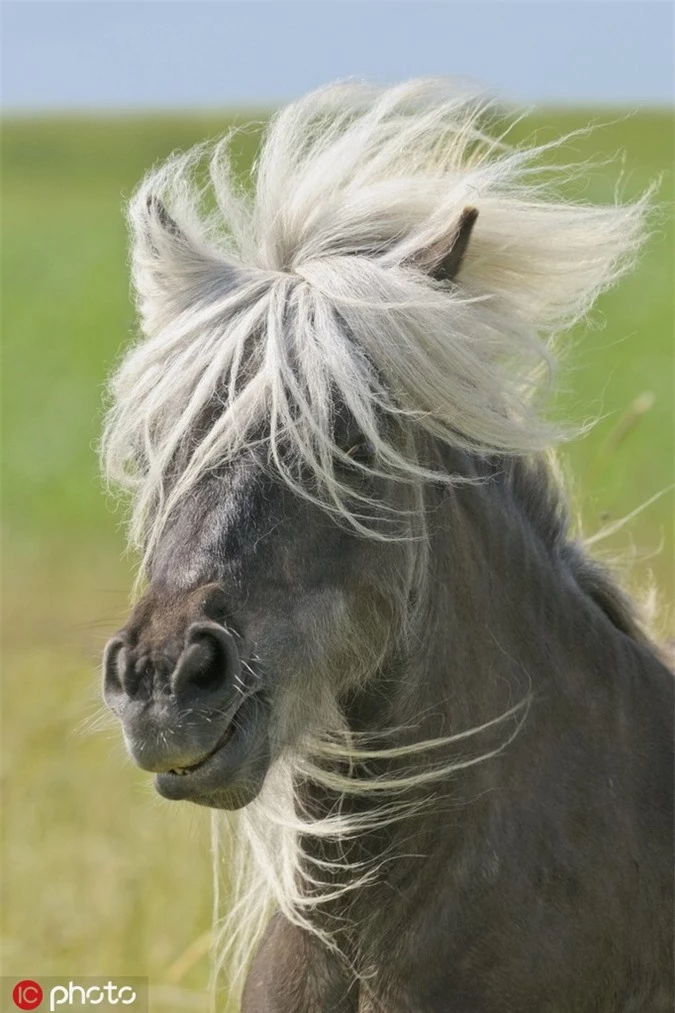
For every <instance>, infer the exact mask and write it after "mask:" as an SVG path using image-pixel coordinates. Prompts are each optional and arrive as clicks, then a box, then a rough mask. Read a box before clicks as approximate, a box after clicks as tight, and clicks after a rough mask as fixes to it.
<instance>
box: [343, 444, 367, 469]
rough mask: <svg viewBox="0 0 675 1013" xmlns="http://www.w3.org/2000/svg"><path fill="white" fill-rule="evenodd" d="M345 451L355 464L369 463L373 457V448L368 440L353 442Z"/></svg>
mask: <svg viewBox="0 0 675 1013" xmlns="http://www.w3.org/2000/svg"><path fill="white" fill-rule="evenodd" d="M345 453H346V455H347V457H351V459H352V461H356V462H357V464H370V463H371V462H372V459H373V448H372V445H371V444H370V443H369V441H368V440H359V441H358V442H357V443H353V444H352V445H351V447H349V449H348V450H346V451H345Z"/></svg>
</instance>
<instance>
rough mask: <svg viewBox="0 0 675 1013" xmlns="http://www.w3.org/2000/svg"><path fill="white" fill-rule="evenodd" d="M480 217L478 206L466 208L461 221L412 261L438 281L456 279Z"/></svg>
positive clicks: (416, 255) (415, 265) (417, 254)
mask: <svg viewBox="0 0 675 1013" xmlns="http://www.w3.org/2000/svg"><path fill="white" fill-rule="evenodd" d="M477 218H478V209H477V208H464V210H463V211H462V213H461V215H460V216H459V221H458V222H457V223H456V225H455V226H454V228H453V229H452V230H451V231H450V232H449V233H448V234H447V235H446V236H443V238H442V239H439V240H437V241H436V242H435V243H433V244H432V245H431V246H429V247H427V248H426V249H425V250H421V251H420V252H419V253H416V254H415V256H414V257H413V258H412V260H411V263H412V265H413V266H414V267H416V268H417V269H418V270H420V271H424V273H425V274H428V275H430V276H431V277H432V278H435V280H436V281H455V279H456V278H457V275H458V274H459V271H460V268H461V266H462V261H463V260H464V255H465V253H466V251H467V247H468V245H469V240H470V239H471V233H472V232H473V227H474V225H475V224H476V219H477Z"/></svg>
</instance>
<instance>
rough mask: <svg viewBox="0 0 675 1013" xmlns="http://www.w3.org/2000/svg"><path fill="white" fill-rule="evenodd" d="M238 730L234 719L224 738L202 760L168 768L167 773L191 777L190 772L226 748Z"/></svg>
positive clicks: (199, 767) (199, 768)
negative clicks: (185, 765)
mask: <svg viewBox="0 0 675 1013" xmlns="http://www.w3.org/2000/svg"><path fill="white" fill-rule="evenodd" d="M235 720H236V717H235ZM236 730H237V729H236V726H235V721H234V720H233V721H232V723H231V724H230V727H229V728H228V729H227V731H226V732H225V734H224V735H223V737H222V739H220V740H219V741H218V742H217V743H216V745H215V746H214V747H213V749H212V750H211V751H210V752H209V753H207V754H206V756H204V757H202V759H201V760H197V762H196V763H191V764H190V766H189V767H173V768H172V769H171V770H167V771H166V773H167V774H173V775H175V776H176V777H189V776H190V774H194V772H195V771H196V770H201V768H202V767H203V766H204V765H205V764H207V763H208V762H209V760H210V759H211V757H212V756H215V755H216V753H219V752H220V751H221V749H225V747H226V746H227V745H228V743H229V742H231V741H232V739H233V738H234V735H235V733H236Z"/></svg>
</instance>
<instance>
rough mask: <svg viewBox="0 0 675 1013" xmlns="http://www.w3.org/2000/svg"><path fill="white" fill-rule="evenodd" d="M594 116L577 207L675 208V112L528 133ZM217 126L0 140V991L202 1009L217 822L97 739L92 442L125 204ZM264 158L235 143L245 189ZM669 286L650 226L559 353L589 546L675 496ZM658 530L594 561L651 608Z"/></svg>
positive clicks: (111, 524)
mask: <svg viewBox="0 0 675 1013" xmlns="http://www.w3.org/2000/svg"><path fill="white" fill-rule="evenodd" d="M591 119H592V120H594V121H596V122H600V123H604V124H605V125H602V126H598V127H597V128H596V129H595V130H594V132H593V133H592V134H590V135H584V136H581V137H577V138H576V139H575V140H574V141H572V142H570V143H569V144H568V145H567V148H566V150H565V157H566V158H567V159H570V160H585V159H589V158H592V159H594V160H603V159H612V162H611V164H607V165H605V166H601V167H598V168H595V169H593V170H592V171H589V174H588V178H587V185H586V186H585V188H584V196H585V197H586V198H587V199H589V200H598V201H607V200H611V199H612V198H613V194H614V187H615V184H616V182H617V179H618V177H619V174H620V171H622V173H623V176H622V183H621V192H622V194H623V195H624V196H625V197H631V196H634V195H636V194H638V193H639V192H640V191H641V190H642V189H643V188H644V187H645V186H646V185H647V184H648V183H649V182H650V181H651V180H653V179H654V178H655V177H657V176H659V174H662V173H663V174H664V175H663V179H662V184H661V188H660V191H659V200H660V201H661V202H668V201H670V200H671V199H672V177H671V175H669V172H670V167H671V166H672V164H673V133H672V124H671V118H670V115H669V113H667V112H663V113H642V114H639V115H634V116H631V117H629V118H626V117H623V116H620V115H618V114H617V113H616V112H615V111H613V112H612V113H607V114H603V113H602V112H598V113H593V114H591V113H589V112H588V111H584V112H567V113H563V112H559V111H556V112H550V113H541V114H539V115H538V116H536V117H530V118H529V119H528V120H527V121H526V122H524V123H522V124H520V126H519V128H518V134H519V136H521V137H522V136H524V135H526V134H531V133H532V132H534V131H536V133H537V136H538V138H539V139H542V140H543V139H550V138H552V137H553V136H555V135H556V134H558V133H560V132H565V131H567V130H569V129H571V128H573V127H578V126H583V125H585V124H587V123H588V122H589V121H590V120H591ZM225 125H226V123H225V121H224V120H217V119H214V118H205V117H199V116H191V117H189V118H188V117H185V118H169V117H155V118H152V119H140V118H139V119H127V120H116V119H107V120H104V119H98V120H95V121H94V120H92V121H88V120H83V119H69V120H65V119H53V120H48V121H39V120H15V121H11V122H7V123H5V126H4V136H3V215H4V238H3V280H4V301H3V335H4V388H3V413H4V451H5V453H4V463H3V517H4V522H5V531H4V568H3V604H4V608H3V619H4V640H3V643H4V657H3V662H4V664H3V673H4V674H3V704H4V706H3V723H4V736H3V759H4V763H3V793H4V805H5V817H6V818H5V821H4V846H3V858H4V876H3V884H4V897H3V904H2V910H3V917H4V972H3V973H5V974H12V975H14V974H17V975H29V976H33V977H39V976H40V975H49V974H59V975H84V974H91V975H94V974H97V975H99V974H100V975H115V974H139V975H148V976H149V977H150V980H151V983H152V984H153V986H154V988H153V1006H152V1008H153V1010H154V1009H156V1010H180V1009H195V1010H198V1009H203V1008H204V1005H205V1004H204V1001H203V999H202V998H201V993H202V992H203V989H204V987H205V983H206V980H207V975H208V961H207V957H206V942H207V939H208V937H207V935H206V934H207V933H208V930H209V924H210V883H209V877H210V871H209V861H208V814H207V813H205V812H202V811H201V810H198V809H196V808H195V809H191V808H189V807H187V806H185V807H180V806H177V807H173V806H172V805H170V804H169V803H162V802H161V800H159V799H158V798H156V797H154V795H153V792H152V788H151V785H150V783H149V779H148V778H147V776H145V775H143V774H141V773H140V772H138V771H136V770H134V769H133V768H132V766H131V765H130V763H128V762H127V761H126V760H125V759H124V755H123V749H122V746H121V744H120V742H119V736H118V735H117V734H116V733H115V732H110V731H105V732H98V731H96V730H95V729H92V727H91V722H92V719H93V718H94V717H95V715H96V713H97V711H98V710H99V704H98V685H97V683H98V673H97V664H98V656H99V652H100V649H101V647H102V645H103V643H104V642H105V639H106V637H107V635H108V634H109V633H110V632H111V631H112V630H113V629H114V628H116V627H117V626H118V625H120V623H121V620H122V617H123V614H124V611H125V607H126V601H127V597H126V596H127V589H128V586H129V572H130V564H129V563H128V562H125V561H124V560H122V558H121V554H122V541H123V539H122V534H121V532H120V531H119V517H118V516H116V515H115V514H114V513H113V512H112V511H111V508H110V504H109V503H106V502H105V500H104V497H103V496H102V493H101V489H100V486H99V482H98V478H97V469H96V456H95V451H94V444H95V441H96V437H97V432H98V428H99V404H100V399H101V392H102V384H103V381H104V377H105V375H106V373H107V372H108V370H109V368H110V366H111V364H112V363H113V362H114V361H115V359H116V357H117V356H118V354H119V352H120V350H121V348H122V347H123V346H124V344H125V342H126V341H127V340H128V337H129V334H130V332H131V330H132V327H133V318H132V310H131V305H130V301H129V294H128V279H127V267H126V250H125V245H126V236H125V229H124V224H123V219H122V215H121V206H122V200H123V197H124V195H128V194H129V193H130V191H131V190H132V188H133V186H134V184H135V182H136V181H137V180H138V178H139V177H140V175H141V174H142V173H143V171H144V170H145V169H147V168H148V167H149V166H150V165H151V164H152V163H153V162H155V161H156V160H157V159H158V158H161V157H162V156H165V155H166V154H168V153H169V152H170V151H171V150H172V149H174V148H177V147H181V148H182V147H185V146H187V145H189V144H191V143H193V142H194V141H197V140H200V139H202V138H204V137H205V136H211V135H215V134H217V133H219V132H220V131H221V130H222V128H223V127H224V126H225ZM253 150H254V142H253V141H252V140H246V139H244V140H242V141H241V143H240V144H239V147H238V157H239V160H240V163H241V167H242V169H243V168H245V167H246V165H247V164H248V163H249V162H250V159H251V157H252V153H253ZM622 151H623V152H624V158H623V161H622V160H621V159H617V158H616V157H615V156H617V154H618V153H620V152H622ZM672 279H673V236H672V232H671V230H670V225H669V224H668V215H667V214H666V213H662V214H661V215H660V216H658V217H657V218H656V219H655V224H654V233H653V236H652V239H651V242H650V244H649V247H648V249H647V251H646V253H645V255H644V257H643V258H642V260H641V263H640V266H639V269H638V270H637V271H636V273H635V274H634V275H633V276H631V277H630V278H629V279H627V280H626V281H625V282H624V283H623V284H622V285H621V286H620V287H619V288H618V289H617V290H616V291H615V292H613V293H611V294H610V295H608V296H607V297H605V298H604V299H603V301H602V304H601V306H600V307H599V308H598V312H597V314H596V316H595V326H594V327H593V328H592V329H590V330H589V331H588V332H578V333H576V334H575V335H573V341H571V347H573V351H572V352H571V354H570V356H569V359H568V363H567V366H568V369H567V370H566V371H565V373H564V377H563V382H564V393H563V394H562V395H561V398H560V410H561V411H564V412H565V413H566V414H567V415H570V414H573V415H575V416H576V417H577V418H579V417H581V418H587V417H589V416H598V417H599V418H600V421H599V423H598V425H597V426H596V428H595V429H594V430H593V431H592V433H591V434H590V435H589V436H588V437H587V438H586V439H585V440H583V441H581V442H579V443H577V444H575V445H573V446H571V447H569V448H568V451H567V452H566V459H567V462H568V465H569V469H570V471H571V473H572V474H573V476H574V490H575V498H576V501H577V504H578V506H579V508H580V509H581V511H582V514H583V516H584V518H585V524H586V528H587V530H588V531H589V532H593V531H595V530H597V528H598V527H599V525H600V524H601V523H604V522H605V521H607V520H610V521H611V520H615V519H617V518H619V517H621V516H622V515H624V514H627V513H629V512H631V511H633V510H635V509H636V508H638V507H639V506H640V505H641V504H642V503H644V501H646V500H648V499H649V498H650V497H652V496H655V495H656V494H657V493H660V492H662V491H663V490H667V489H668V488H669V487H670V486H671V483H672V482H673V390H672V382H673V377H672V336H673V317H672V312H673V310H672V306H673V304H672ZM603 320H604V321H606V326H605V327H604V329H603V328H601V327H600V326H599V324H600V323H602V321H603ZM652 402H653V403H652ZM649 404H651V407H649V408H648V410H644V409H645V408H646V407H647V406H648V405H649ZM671 517H672V495H671V494H668V493H666V494H665V495H663V496H662V497H661V498H660V499H658V501H656V502H655V503H654V504H653V505H651V506H650V507H649V508H647V509H646V510H645V511H644V512H642V513H641V514H640V515H639V516H638V517H636V518H635V519H634V520H633V521H632V522H631V524H630V525H629V526H628V527H627V528H625V529H624V530H623V531H622V532H620V533H619V534H617V535H615V536H613V537H612V538H611V539H610V540H608V542H607V543H606V546H607V549H608V550H611V551H612V552H613V553H620V554H622V555H623V556H624V557H625V558H632V559H634V563H633V566H632V567H631V568H630V571H628V570H626V574H625V576H626V578H627V579H628V580H629V581H630V582H632V583H633V584H635V585H636V586H644V585H645V583H646V582H647V580H648V577H649V574H650V572H652V573H653V574H654V575H655V577H656V579H657V581H658V583H659V584H660V586H661V592H662V602H663V606H664V609H665V608H666V607H667V606H668V605H669V604H670V603H671V602H672V601H673V597H674V596H673V585H672V568H671V565H670V561H671V559H672V556H673V541H672V534H673V532H672V523H671Z"/></svg>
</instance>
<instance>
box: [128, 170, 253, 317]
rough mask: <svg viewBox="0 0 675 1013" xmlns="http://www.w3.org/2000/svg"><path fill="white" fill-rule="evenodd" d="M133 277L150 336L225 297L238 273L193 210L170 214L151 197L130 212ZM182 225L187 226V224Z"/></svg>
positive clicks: (144, 195) (143, 195)
mask: <svg viewBox="0 0 675 1013" xmlns="http://www.w3.org/2000/svg"><path fill="white" fill-rule="evenodd" d="M129 219H130V223H131V229H132V258H131V259H132V276H133V283H134V287H135V289H136V293H137V296H138V298H137V305H138V310H139V313H140V316H141V324H142V327H143V330H144V332H145V333H146V334H148V335H152V334H155V333H157V332H158V330H161V329H162V328H163V327H165V326H166V325H167V324H169V323H170V322H171V321H172V320H174V319H175V318H176V317H177V316H178V315H179V314H181V313H184V312H185V311H186V310H188V309H190V307H191V306H194V305H196V304H198V303H202V302H204V300H205V299H211V300H212V299H214V298H215V297H217V296H219V295H221V294H227V292H228V291H229V290H231V289H232V288H233V287H234V286H235V284H236V283H237V277H238V269H237V268H235V267H234V266H233V265H232V264H230V263H228V262H227V261H226V260H225V259H224V258H223V256H222V254H221V252H220V251H219V250H218V249H216V247H215V246H214V245H213V244H212V243H211V242H209V240H208V238H207V237H206V236H205V235H204V229H203V226H202V223H201V222H200V221H199V219H198V217H197V215H196V214H195V213H194V211H193V209H192V208H190V207H188V206H179V207H178V210H177V212H174V211H173V209H172V212H171V213H170V212H169V211H168V210H167V207H166V205H165V203H164V201H163V200H162V199H161V198H160V197H159V196H158V195H157V194H156V193H155V192H153V191H148V190H146V191H145V192H140V193H138V194H137V195H136V197H135V198H134V200H132V202H131V204H130V206H129ZM183 222H184V223H185V224H183Z"/></svg>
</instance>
